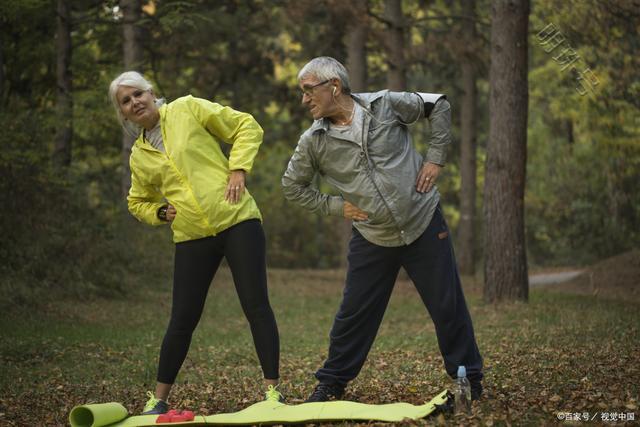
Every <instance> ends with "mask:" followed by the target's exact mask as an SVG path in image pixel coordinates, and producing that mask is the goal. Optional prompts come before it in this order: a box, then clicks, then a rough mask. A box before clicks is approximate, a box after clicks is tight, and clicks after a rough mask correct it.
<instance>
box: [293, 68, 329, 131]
mask: <svg viewBox="0 0 640 427" xmlns="http://www.w3.org/2000/svg"><path fill="white" fill-rule="evenodd" d="M299 86H300V90H301V91H302V105H304V106H306V107H307V108H308V109H309V111H310V112H311V116H313V119H314V120H318V119H321V118H323V117H330V116H331V115H332V114H333V113H334V112H335V111H334V110H335V101H334V100H333V94H332V93H331V91H332V89H333V87H334V86H333V85H332V84H331V80H320V79H318V78H317V77H316V76H313V75H309V76H304V77H303V78H301V79H300V81H299Z"/></svg>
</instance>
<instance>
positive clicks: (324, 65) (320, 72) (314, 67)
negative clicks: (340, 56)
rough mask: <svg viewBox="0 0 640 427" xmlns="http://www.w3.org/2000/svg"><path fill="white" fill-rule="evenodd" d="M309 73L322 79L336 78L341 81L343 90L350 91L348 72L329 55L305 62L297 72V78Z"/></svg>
mask: <svg viewBox="0 0 640 427" xmlns="http://www.w3.org/2000/svg"><path fill="white" fill-rule="evenodd" d="M309 75H311V76H316V77H317V78H318V79H320V80H322V81H324V80H331V79H338V80H340V82H341V83H342V89H343V90H344V92H345V93H351V84H350V83H349V73H348V72H347V69H346V68H345V67H344V65H342V64H341V63H340V62H339V61H338V60H336V59H333V58H331V57H330V56H319V57H317V58H313V59H312V60H311V61H309V62H307V64H306V65H305V66H304V67H302V69H301V70H300V72H299V73H298V80H300V79H302V78H304V77H306V76H309Z"/></svg>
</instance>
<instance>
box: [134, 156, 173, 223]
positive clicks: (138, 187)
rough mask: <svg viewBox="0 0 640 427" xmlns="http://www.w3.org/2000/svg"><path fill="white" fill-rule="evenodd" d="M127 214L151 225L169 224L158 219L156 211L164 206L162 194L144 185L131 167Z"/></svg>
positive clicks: (150, 186)
mask: <svg viewBox="0 0 640 427" xmlns="http://www.w3.org/2000/svg"><path fill="white" fill-rule="evenodd" d="M127 205H128V207H129V212H131V214H132V215H133V216H134V217H136V219H138V221H142V222H146V223H147V224H151V225H163V224H169V222H167V221H163V220H161V219H160V218H158V215H157V213H158V209H160V207H162V206H164V205H166V203H165V202H164V199H163V197H162V194H160V192H158V191H157V190H156V189H155V188H154V187H153V186H152V185H149V184H145V183H144V182H143V181H142V180H141V179H140V177H139V175H138V173H136V172H135V169H134V168H133V166H132V167H131V188H130V189H129V195H128V196H127Z"/></svg>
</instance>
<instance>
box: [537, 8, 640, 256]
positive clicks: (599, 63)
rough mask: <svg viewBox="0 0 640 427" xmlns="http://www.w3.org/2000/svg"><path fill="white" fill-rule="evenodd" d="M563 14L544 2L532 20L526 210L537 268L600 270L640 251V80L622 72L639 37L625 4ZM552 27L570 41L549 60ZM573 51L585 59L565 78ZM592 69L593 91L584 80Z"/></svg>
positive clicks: (566, 40)
mask: <svg viewBox="0 0 640 427" xmlns="http://www.w3.org/2000/svg"><path fill="white" fill-rule="evenodd" d="M557 5H558V4H557V2H542V3H540V4H539V5H538V9H537V11H536V12H537V13H536V14H535V15H533V16H532V29H533V30H534V31H533V33H534V34H536V36H534V37H532V38H531V49H532V53H533V64H532V67H531V71H530V79H529V80H530V94H531V99H530V109H529V110H530V119H529V159H528V171H527V174H528V182H527V193H526V210H527V224H528V225H527V235H528V244H529V248H530V251H531V255H532V260H533V261H534V262H535V263H538V264H567V263H586V262H592V261H593V260H595V259H598V258H603V257H608V256H611V255H614V254H616V253H620V252H622V251H625V250H628V249H631V248H634V247H638V246H640V232H639V230H640V192H639V191H638V185H637V183H638V182H639V181H640V144H638V141H639V140H640V121H639V120H638V117H639V115H638V104H637V101H636V100H634V99H633V97H631V98H630V97H629V93H628V92H627V90H625V88H626V87H631V88H632V90H634V89H633V87H634V83H635V80H636V77H635V76H634V75H633V74H630V73H626V72H624V71H623V70H621V69H620V68H619V67H618V66H617V65H616V64H620V63H622V62H625V61H628V59H629V55H630V54H631V52H632V51H633V50H634V49H636V48H637V46H636V45H637V44H638V39H637V38H634V37H629V36H627V35H625V34H626V33H625V31H626V30H629V31H631V32H633V31H635V32H636V33H637V28H635V27H633V26H631V27H629V25H630V24H631V23H630V21H629V20H628V18H627V17H626V16H621V15H617V14H616V13H615V10H616V8H618V7H622V6H624V3H621V2H616V1H612V2H611V4H610V7H611V10H609V9H607V8H605V7H603V6H602V5H594V4H588V3H585V2H575V1H574V2H566V3H562V7H560V8H557ZM549 24H553V25H555V26H556V27H557V28H558V29H559V31H560V33H561V34H562V35H563V36H564V38H565V41H564V42H563V43H562V45H561V46H559V47H558V48H556V49H554V50H553V51H551V52H550V53H546V52H545V51H544V47H545V46H543V45H542V44H541V42H540V40H539V38H538V36H537V34H538V32H539V31H540V30H542V29H543V28H544V27H545V26H547V25H549ZM594 25H595V28H597V29H599V30H600V31H594ZM594 34H602V37H594V36H593V35H594ZM546 47H547V49H549V47H548V46H546ZM566 48H571V49H574V50H575V51H576V52H577V53H578V54H579V60H578V61H576V62H575V63H574V64H572V65H571V66H568V67H564V68H565V69H564V70H563V65H561V64H560V63H559V60H558V56H559V55H560V53H561V51H562V49H566ZM634 56H635V55H634ZM587 68H589V69H591V70H592V71H593V73H594V74H593V75H595V78H596V80H594V81H593V83H595V84H593V85H591V86H588V85H585V84H583V85H581V84H580V81H578V80H577V78H578V76H579V75H580V74H579V73H581V72H583V71H584V70H585V69H587ZM581 92H582V93H581Z"/></svg>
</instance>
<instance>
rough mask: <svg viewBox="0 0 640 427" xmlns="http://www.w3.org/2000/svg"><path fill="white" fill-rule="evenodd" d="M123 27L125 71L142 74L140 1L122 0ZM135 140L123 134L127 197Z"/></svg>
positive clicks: (123, 173)
mask: <svg viewBox="0 0 640 427" xmlns="http://www.w3.org/2000/svg"><path fill="white" fill-rule="evenodd" d="M120 7H121V8H122V15H123V25H122V48H123V58H124V69H125V70H126V71H140V72H142V69H141V68H142V59H143V57H142V36H141V30H140V28H139V27H138V23H139V21H140V17H141V14H142V4H141V1H140V0H121V1H120ZM134 142H135V138H134V137H132V136H130V135H127V134H126V132H125V133H123V134H122V179H121V185H120V189H121V193H122V194H123V195H127V194H128V193H129V187H131V169H130V168H129V157H130V156H131V147H133V143H134Z"/></svg>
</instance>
